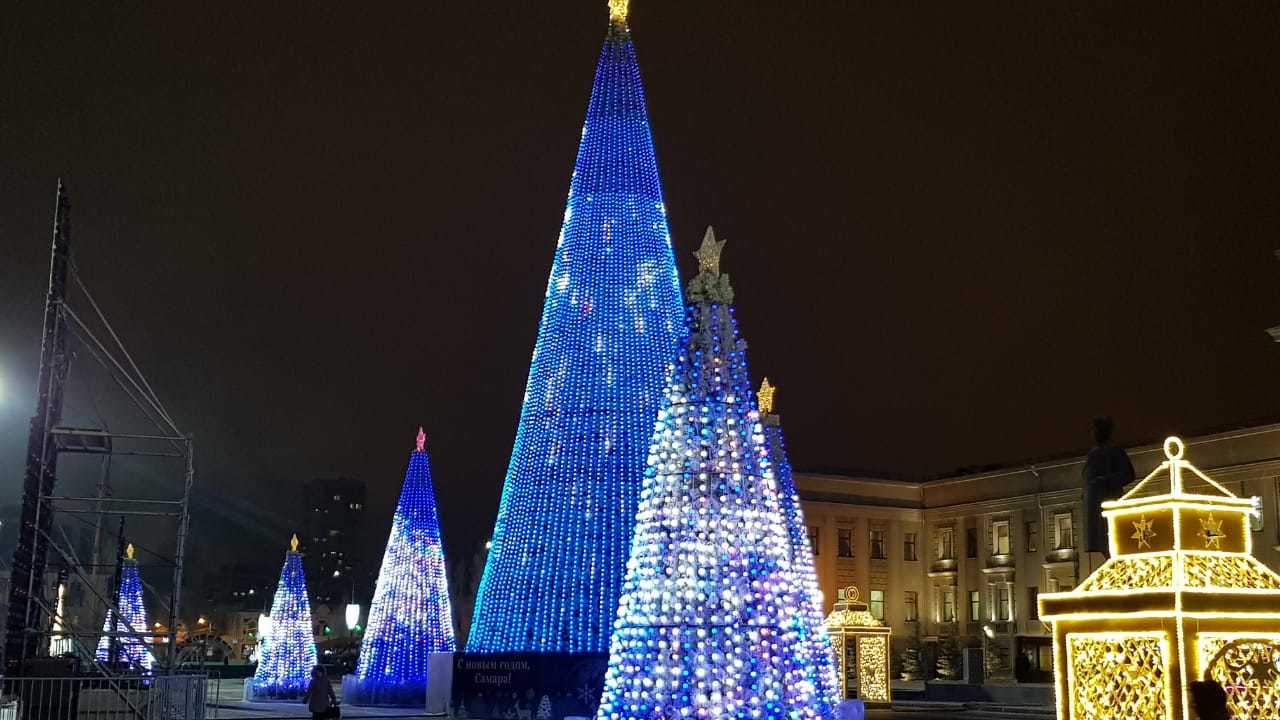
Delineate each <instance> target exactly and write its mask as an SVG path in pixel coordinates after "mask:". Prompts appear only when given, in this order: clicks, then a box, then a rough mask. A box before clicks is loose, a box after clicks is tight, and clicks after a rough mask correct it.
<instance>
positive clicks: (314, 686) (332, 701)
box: [307, 665, 341, 720]
mask: <svg viewBox="0 0 1280 720" xmlns="http://www.w3.org/2000/svg"><path fill="white" fill-rule="evenodd" d="M307 710H309V711H311V720H336V719H337V718H338V717H341V713H340V711H339V710H338V698H337V696H336V695H334V694H333V686H332V685H330V684H329V674H328V673H326V672H325V671H324V666H323V665H317V666H315V667H314V668H312V670H311V684H310V685H307Z"/></svg>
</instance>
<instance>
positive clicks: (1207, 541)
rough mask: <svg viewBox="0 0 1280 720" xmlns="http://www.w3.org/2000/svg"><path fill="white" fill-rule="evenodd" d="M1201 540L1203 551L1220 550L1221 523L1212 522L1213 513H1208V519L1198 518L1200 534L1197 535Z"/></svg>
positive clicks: (1219, 521)
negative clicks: (1202, 541)
mask: <svg viewBox="0 0 1280 720" xmlns="http://www.w3.org/2000/svg"><path fill="white" fill-rule="evenodd" d="M1198 535H1199V536H1200V539H1201V540H1204V549H1205V550H1209V549H1214V550H1221V549H1222V521H1221V520H1214V519H1213V513H1209V517H1207V518H1200V532H1199V533H1198Z"/></svg>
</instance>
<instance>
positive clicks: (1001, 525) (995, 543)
mask: <svg viewBox="0 0 1280 720" xmlns="http://www.w3.org/2000/svg"><path fill="white" fill-rule="evenodd" d="M991 553H992V554H993V555H1008V554H1009V521H1008V520H995V521H993V522H992V523H991Z"/></svg>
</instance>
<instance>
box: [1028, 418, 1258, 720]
mask: <svg viewBox="0 0 1280 720" xmlns="http://www.w3.org/2000/svg"><path fill="white" fill-rule="evenodd" d="M1164 452H1165V457H1166V458H1167V460H1165V462H1163V463H1161V464H1160V466H1159V467H1157V468H1156V469H1155V470H1154V471H1153V472H1152V473H1151V474H1150V475H1148V476H1147V477H1146V478H1144V479H1143V480H1142V481H1141V482H1139V483H1138V484H1137V485H1136V486H1135V487H1134V488H1133V490H1131V491H1129V492H1128V493H1127V494H1126V495H1125V496H1124V497H1122V498H1120V499H1119V500H1113V501H1110V502H1105V503H1103V504H1102V508H1103V512H1102V514H1103V516H1104V517H1105V518H1106V519H1107V526H1108V530H1109V532H1110V546H1111V559H1110V560H1108V561H1107V562H1106V563H1105V564H1104V565H1103V566H1102V567H1100V568H1098V569H1097V570H1096V571H1095V572H1094V573H1093V574H1092V575H1090V576H1089V577H1088V578H1086V579H1085V581H1084V582H1082V583H1081V584H1080V585H1079V587H1077V588H1075V589H1074V590H1071V591H1070V592H1061V593H1046V594H1042V595H1040V617H1041V619H1043V620H1045V621H1047V622H1051V623H1052V624H1053V649H1054V655H1055V660H1056V661H1055V663H1054V672H1055V675H1056V689H1057V702H1058V718H1059V720H1069V719H1070V720H1113V719H1114V718H1134V719H1135V720H1165V719H1168V720H1189V719H1190V718H1192V717H1193V715H1192V709H1191V707H1190V698H1189V694H1188V685H1189V683H1191V682H1192V681H1194V680H1202V679H1212V680H1215V681H1217V682H1218V683H1219V684H1221V685H1222V686H1223V688H1225V689H1226V691H1227V698H1228V702H1229V704H1230V707H1231V711H1232V713H1233V715H1232V717H1234V718H1237V719H1240V720H1275V719H1276V718H1280V576H1277V575H1276V574H1275V573H1274V572H1272V571H1271V570H1270V569H1268V568H1267V567H1266V566H1264V565H1263V564H1262V563H1260V562H1258V561H1257V560H1256V559H1254V558H1253V556H1252V554H1251V553H1252V550H1253V548H1252V544H1253V537H1252V536H1253V533H1252V532H1250V529H1249V514H1250V513H1251V512H1253V509H1254V503H1253V501H1252V500H1248V499H1244V498H1238V497H1236V496H1235V495H1233V494H1232V493H1230V492H1229V491H1228V490H1227V489H1226V488H1224V487H1222V486H1221V485H1219V484H1218V483H1216V482H1214V481H1213V480H1212V479H1211V478H1210V477H1209V476H1208V475H1205V474H1204V473H1203V472H1201V471H1200V470H1199V469H1197V468H1196V467H1195V466H1194V465H1192V464H1191V463H1189V462H1187V461H1186V460H1184V459H1183V454H1184V447H1183V443H1182V441H1181V440H1179V439H1178V438H1175V437H1171V438H1169V439H1167V440H1165V442H1164ZM1188 476H1190V477H1189V478H1188ZM1184 478H1186V479H1190V480H1191V482H1192V483H1193V484H1194V485H1195V488H1194V490H1195V491H1194V492H1190V491H1188V490H1187V488H1186V486H1185V484H1184ZM1197 480H1198V481H1199V482H1197Z"/></svg>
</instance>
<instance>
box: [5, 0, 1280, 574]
mask: <svg viewBox="0 0 1280 720" xmlns="http://www.w3.org/2000/svg"><path fill="white" fill-rule="evenodd" d="M604 6H605V3H604V0H581V1H577V0H575V1H573V2H570V1H568V0H557V1H556V2H453V3H445V2H414V3H404V4H397V5H390V4H377V3H372V4H364V3H347V4H341V5H339V4H336V3H328V4H319V5H318V4H315V3H298V4H290V3H252V4H250V3H243V4H240V3H204V4H199V5H197V4H194V3H167V4H160V3H156V4H154V5H151V4H140V3H136V2H119V3H73V4H63V3H57V2H41V3H35V2H27V3H15V4H11V5H10V6H9V7H8V8H6V9H5V11H4V15H5V18H4V21H3V23H0V63H2V64H0V249H2V250H3V253H2V255H0V387H2V388H3V390H0V503H10V502H15V501H16V499H17V494H18V492H19V486H20V472H21V463H22V447H23V444H24V443H25V418H26V417H27V416H28V415H30V413H31V409H32V395H33V390H32V386H33V385H34V377H35V366H36V358H37V354H38V337H39V323H40V317H41V314H40V311H41V303H42V293H43V288H44V284H45V280H46V277H45V272H46V266H47V252H48V243H49V235H50V233H49V228H50V221H51V213H52V207H53V189H54V185H55V181H56V178H57V177H59V176H63V177H65V178H66V180H67V182H68V184H69V186H70V188H71V191H72V193H73V195H72V197H73V201H74V205H75V210H74V226H75V245H76V248H75V253H76V256H77V258H78V262H79V265H80V268H81V270H82V273H83V275H84V276H85V278H86V280H87V282H88V283H89V285H90V287H91V288H92V289H93V290H94V292H95V294H96V295H97V297H98V299H99V300H100V301H101V302H102V304H103V305H104V306H105V309H106V311H107V312H108V313H109V314H110V315H111V317H112V318H113V321H114V322H115V323H116V326H117V329H118V330H119V331H120V332H121V333H122V334H123V336H124V337H125V338H126V340H127V341H128V342H129V344H130V347H131V349H132V350H133V352H134V355H135V357H136V358H138V360H139V362H140V364H141V365H142V366H143V368H144V370H145V371H146V372H147V374H148V376H149V377H150V379H151V380H152V383H153V384H154V385H155V387H156V390H157V392H158V393H159V395H160V396H161V397H162V398H163V399H164V400H165V402H166V403H167V405H168V406H169V409H170V411H171V412H172V414H173V415H174V416H175V417H176V418H177V419H178V422H179V423H180V424H181V425H182V426H183V427H184V429H188V430H190V431H191V432H194V433H195V434H196V437H197V441H198V458H199V463H198V464H199V471H200V476H199V479H198V484H199V488H200V492H201V494H200V497H199V498H198V500H199V503H198V508H197V509H198V513H197V516H196V519H195V520H194V530H195V532H196V538H197V542H196V545H195V546H194V547H193V549H192V552H193V557H195V558H198V559H200V564H201V568H202V569H203V568H204V567H212V566H213V565H215V564H217V563H219V562H222V561H224V560H225V559H226V558H227V557H229V556H230V555H232V554H234V553H241V552H243V551H244V548H247V547H249V546H250V544H256V543H267V547H275V546H276V545H278V547H279V549H281V550H283V548H284V542H285V539H286V538H287V532H288V531H289V530H290V529H292V527H294V524H295V522H296V511H297V506H296V504H295V503H294V502H293V499H294V497H296V489H297V486H298V485H299V484H300V483H301V482H302V481H304V480H306V479H308V478H311V477H315V476H324V475H333V474H345V475H353V476H356V477H360V478H363V479H365V480H367V481H368V482H369V484H370V487H371V492H372V494H373V498H372V506H373V514H372V517H373V518H375V519H376V521H377V522H376V523H375V524H376V528H374V529H373V530H372V531H371V533H370V534H371V537H374V538H376V539H373V540H371V542H370V545H371V547H370V552H371V554H375V555H377V554H378V553H380V544H381V542H382V540H383V538H385V532H386V526H387V523H388V522H389V516H390V509H391V507H392V504H393V502H394V499H395V493H396V492H397V491H398V488H399V484H400V481H401V479H402V473H403V469H404V465H405V462H406V459H407V453H408V452H409V450H410V449H411V448H412V442H413V435H414V432H415V431H416V429H417V427H418V425H419V424H422V425H424V426H426V429H427V432H428V434H429V436H430V440H429V449H430V450H431V451H432V461H433V466H434V472H435V482H436V486H437V491H438V493H439V501H440V506H441V508H442V512H443V522H444V525H445V528H444V530H445V537H446V543H447V544H448V545H449V547H451V548H453V550H452V551H451V552H452V553H456V554H459V555H462V554H466V552H467V551H468V550H469V548H470V547H471V546H472V545H473V544H474V543H476V542H478V541H480V540H482V539H483V538H484V537H485V536H486V535H487V534H488V533H489V531H490V529H491V527H492V520H493V517H494V515H495V513H496V510H497V501H498V496H499V492H500V489H501V483H502V478H503V473H504V470H505V467H506V462H507V459H508V456H509V453H510V449H511V441H512V438H513V436H514V432H515V425H516V420H517V414H518V404H519V400H520V397H521V393H522V392H523V385H524V381H525V376H526V372H527V368H528V361H529V355H530V351H531V350H532V346H533V340H534V333H535V329H536V324H537V321H538V317H539V313H540V311H541V304H542V296H543V291H544V288H545V283H546V278H547V271H548V268H549V267H550V262H551V255H552V250H553V247H554V244H555V239H556V234H557V231H558V228H559V223H560V220H561V216H562V213H563V204H564V198H565V193H566V191H567V188H568V179H569V173H570V170H571V169H572V164H573V160H574V155H575V152H576V145H577V141H578V137H579V131H580V127H581V125H582V120H583V113H584V110H585V108H586V103H587V97H588V93H589V90H590V85H591V80H592V72H593V68H594V64H595V61H596V55H597V52H598V50H599V47H600V43H601V41H602V40H603V38H604V34H605V28H606V10H605V7H604ZM632 27H633V30H634V35H635V39H636V43H637V46H638V50H639V54H640V61H641V67H642V69H643V71H644V73H645V82H646V88H647V91H648V98H649V110H650V116H651V119H652V125H653V128H654V134H655V142H656V145H657V149H658V156H659V164H660V167H661V171H662V176H663V180H664V183H665V190H666V199H667V205H668V207H669V209H670V218H671V229H672V232H673V235H674V237H675V243H676V248H677V253H678V256H679V260H680V263H681V267H682V271H683V273H684V277H685V278H686V279H687V278H688V277H689V271H690V268H691V266H692V264H693V263H692V262H691V258H690V255H689V253H690V251H692V249H693V248H694V247H695V245H696V243H697V241H698V240H699V239H700V237H701V234H702V230H703V228H704V227H705V225H706V224H708V223H713V224H715V225H716V227H717V230H718V231H719V233H720V234H721V236H722V237H727V238H728V239H729V246H728V249H727V250H726V254H725V259H724V267H725V270H726V271H727V272H729V273H730V274H731V276H732V277H733V281H734V285H735V288H736V290H737V300H738V309H739V318H740V319H741V324H742V328H743V331H744V332H745V334H746V336H747V338H748V341H749V342H750V343H751V348H752V350H751V362H752V369H753V371H754V373H755V375H756V377H757V379H758V378H759V377H760V376H761V375H763V374H767V375H769V376H770V378H771V379H773V380H774V381H776V383H777V384H778V385H779V386H780V388H781V390H780V392H779V395H778V402H779V409H780V411H781V412H782V413H783V415H784V417H785V420H786V429H787V433H788V438H789V442H790V445H791V451H792V456H793V460H794V462H795V463H796V464H797V465H798V466H799V467H801V468H831V467H858V468H882V469H885V470H887V471H892V472H895V473H905V474H919V473H933V472H939V471H945V470H947V469H952V468H956V467H958V466H962V465H977V464H984V463H992V462H1005V461H1012V460H1016V459H1019V458H1025V457H1031V456H1040V455H1046V454H1055V453H1061V452H1065V451H1070V450H1074V449H1079V448H1082V447H1084V446H1085V445H1086V444H1087V425H1088V418H1089V417H1090V416H1092V415H1093V414H1096V413H1099V412H1109V413H1112V414H1114V415H1115V416H1116V417H1117V419H1118V421H1119V424H1120V431H1119V432H1120V436H1121V440H1124V441H1138V440H1146V439H1149V438H1155V437H1158V436H1161V435H1162V434H1164V433H1168V432H1174V431H1179V432H1195V431H1198V430H1203V429H1206V428H1212V427H1217V426H1221V425H1225V424H1231V423H1237V422H1244V421H1247V420H1249V419H1253V418H1258V417H1265V416H1275V415H1277V414H1280V383H1277V382H1276V377H1277V375H1276V369H1277V367H1280V346H1276V345H1274V344H1273V343H1271V342H1270V340H1269V339H1268V338H1267V336H1266V334H1265V333H1264V332H1263V329H1264V328H1266V327H1269V326H1271V325H1275V324H1280V292H1277V289H1278V285H1280V263H1278V262H1276V260H1275V259H1274V258H1273V256H1272V251H1273V249H1275V248H1277V247H1280V237H1278V233H1277V231H1278V230H1280V211H1278V210H1277V202H1276V197H1277V191H1278V190H1280V181H1278V176H1277V167H1278V166H1280V141H1277V139H1276V133H1277V131H1278V129H1280V94H1278V91H1277V83H1276V78H1277V77H1280V57H1278V56H1277V54H1278V53H1280V50H1278V48H1280V45H1278V44H1277V43H1276V42H1275V38H1276V37H1277V32H1278V31H1280V5H1277V4H1276V3H1274V2H1256V3H1250V2H1239V3H1230V4H1221V3H1206V4H1205V5H1204V6H1203V7H1199V6H1198V4H1196V3H1164V2H1149V3H1138V2H1123V3H1118V2H1114V1H1108V2H1097V3H1088V2H1070V3H983V2H964V3H959V2H953V1H951V0H946V1H943V2H934V3H923V2H915V3H902V2H886V3H881V2H874V3H868V2H851V1H850V0H840V1H839V2H823V3H818V2H768V3H764V2H761V3H752V2H732V3H730V2H676V1H674V0H634V2H633V13H632ZM77 393H80V394H77ZM104 394H105V391H104ZM72 402H73V405H75V404H76V403H79V406H78V407H81V408H83V407H85V405H86V402H87V401H86V399H85V396H84V395H83V391H81V390H76V389H73V397H72ZM103 402H108V401H106V400H104V401H103ZM74 410H75V408H74V407H73V408H72V411H74ZM117 427H118V426H117ZM271 557H272V558H274V557H275V555H271ZM272 562H275V560H274V559H273V560H272Z"/></svg>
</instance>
